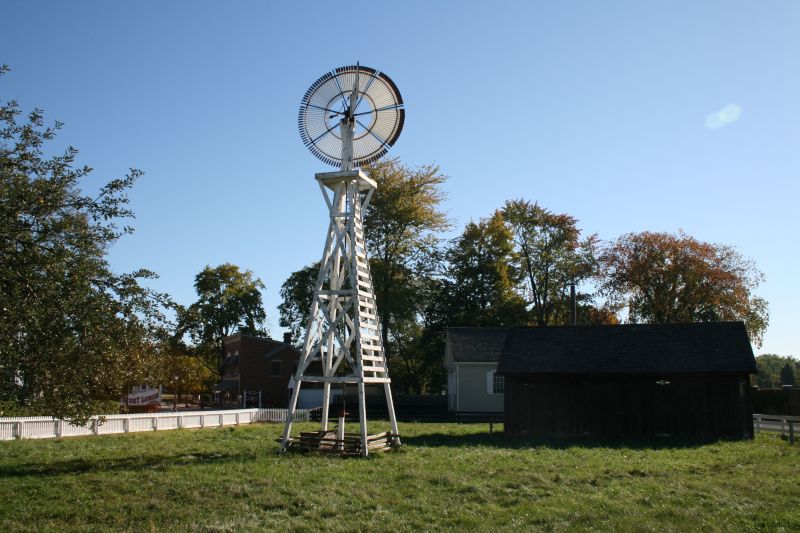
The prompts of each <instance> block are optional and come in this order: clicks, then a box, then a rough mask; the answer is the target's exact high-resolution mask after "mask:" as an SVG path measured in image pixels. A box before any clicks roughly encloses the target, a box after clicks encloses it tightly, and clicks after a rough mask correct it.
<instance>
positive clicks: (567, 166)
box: [0, 0, 800, 356]
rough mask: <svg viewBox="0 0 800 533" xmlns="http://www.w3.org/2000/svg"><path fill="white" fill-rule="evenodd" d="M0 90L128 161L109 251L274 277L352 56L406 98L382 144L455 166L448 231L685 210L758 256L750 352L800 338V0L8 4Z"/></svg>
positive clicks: (122, 166)
mask: <svg viewBox="0 0 800 533" xmlns="http://www.w3.org/2000/svg"><path fill="white" fill-rule="evenodd" d="M0 13H2V15H3V19H4V23H3V31H2V32H0V63H6V64H8V65H9V66H10V67H11V68H12V72H11V73H10V74H8V75H6V76H4V77H3V79H2V80H0V98H2V99H9V98H15V99H17V100H18V101H19V102H20V103H21V104H22V106H23V107H24V108H25V109H26V110H29V109H31V108H32V107H34V106H37V107H40V108H43V109H44V110H45V112H46V116H47V117H48V118H49V119H51V120H55V119H58V120H60V121H62V122H64V123H65V127H64V129H63V130H62V132H61V134H60V135H59V137H58V138H57V141H56V145H57V146H59V147H63V146H66V145H74V146H76V147H77V148H79V149H80V150H81V154H80V158H81V163H86V164H89V165H90V166H92V167H93V168H94V169H95V172H94V174H93V177H92V178H91V179H90V180H88V181H87V182H86V183H85V184H84V187H85V189H87V190H91V189H92V188H94V187H97V186H98V185H100V184H101V183H103V182H104V181H106V180H108V179H110V178H113V177H117V176H120V175H122V174H123V173H124V172H125V171H126V169H128V168H129V167H135V168H139V169H141V170H144V171H145V172H146V175H145V177H144V178H143V179H142V180H141V181H140V182H139V183H138V184H137V186H136V188H135V190H134V191H133V192H132V193H131V195H130V197H131V201H132V206H133V208H134V210H135V211H136V214H137V219H136V221H135V227H136V233H135V234H134V235H132V236H128V237H126V238H124V239H123V240H122V241H120V242H119V243H118V244H117V245H115V247H114V248H113V249H112V250H111V261H112V265H113V266H114V267H115V268H116V269H117V270H119V271H128V270H132V269H134V268H138V267H147V268H150V269H152V270H155V271H156V272H158V273H159V274H160V275H161V278H160V279H159V280H157V281H156V282H155V283H154V284H153V286H154V287H155V288H157V289H159V290H164V291H167V292H169V293H170V294H172V295H173V296H174V297H175V299H176V300H178V301H179V302H181V303H183V304H189V303H191V302H192V301H193V299H194V292H193V288H192V282H193V278H194V275H195V274H196V273H197V272H198V271H200V270H201V269H202V268H203V267H204V266H205V265H217V264H220V263H223V262H233V263H235V264H238V265H240V266H241V267H243V268H247V269H251V270H253V271H254V272H255V273H256V274H257V275H258V276H259V277H260V278H261V279H263V280H264V282H265V283H266V285H267V290H266V291H265V293H264V301H265V304H266V307H267V312H268V314H269V319H270V324H269V325H270V329H271V331H272V333H273V335H275V336H277V335H279V333H280V330H281V328H279V327H278V313H277V309H276V307H277V304H278V303H279V301H280V300H279V295H278V290H279V287H280V285H281V283H282V282H283V281H284V280H285V279H286V277H287V276H288V275H289V274H290V273H291V272H292V271H294V270H297V269H298V268H300V267H301V266H303V265H306V264H308V263H310V262H312V261H314V260H316V259H318V256H319V255H320V254H321V251H322V246H323V238H324V232H325V228H326V224H327V213H326V211H325V207H324V203H323V200H322V198H321V196H320V193H319V189H318V188H317V186H316V183H315V181H314V173H315V172H321V171H326V170H329V168H327V167H326V166H325V165H324V164H322V163H320V162H319V161H318V160H317V159H315V158H314V157H313V156H312V155H311V153H310V152H308V151H307V150H306V148H305V147H304V146H303V144H302V143H301V141H300V137H299V135H298V132H297V125H296V115H297V109H298V105H299V102H300V98H301V97H302V96H303V94H304V92H305V90H306V89H307V88H308V86H309V85H310V84H311V83H313V82H314V81H315V80H316V79H317V78H318V77H319V76H321V75H322V74H323V73H325V72H327V71H328V70H331V69H332V68H334V67H337V66H341V65H347V64H352V63H354V62H356V61H360V62H361V64H363V65H368V66H372V67H375V68H378V69H380V70H382V71H384V72H386V73H387V74H389V76H391V77H392V79H393V80H394V81H395V82H396V83H397V85H398V87H399V88H400V91H401V93H402V94H403V98H404V100H405V102H406V108H407V112H406V113H407V115H406V123H405V128H404V131H403V134H402V135H401V137H400V140H399V141H398V142H397V144H396V145H395V147H394V148H393V149H392V150H391V152H390V155H391V156H396V157H399V158H400V159H401V160H402V161H403V162H404V163H406V164H408V165H412V166H414V165H422V164H428V163H436V164H438V165H440V167H441V170H442V172H443V173H444V174H446V175H448V176H449V177H450V179H449V181H448V183H447V185H446V191H447V193H448V200H447V202H446V204H445V208H446V210H447V211H448V213H449V215H450V216H451V218H452V219H453V221H454V223H455V225H454V228H455V229H454V234H455V233H457V232H458V231H460V229H461V228H462V227H463V224H464V223H465V222H467V221H468V220H470V219H477V218H479V217H484V216H487V215H489V214H490V213H491V212H492V211H493V210H494V209H496V208H498V207H500V206H501V205H502V204H503V202H504V201H505V200H507V199H510V198H518V197H525V198H527V199H531V200H536V201H538V202H539V203H540V204H542V205H543V206H545V207H548V208H550V209H552V210H554V211H558V212H566V213H569V214H571V215H573V216H575V217H577V218H578V219H579V220H580V227H581V228H583V230H584V231H586V232H589V233H597V234H598V235H599V236H600V237H601V238H603V239H613V238H615V237H617V236H619V235H621V234H623V233H627V232H632V231H642V230H651V231H670V232H676V231H677V230H678V229H683V230H684V231H686V232H687V233H688V234H690V235H693V236H695V237H697V238H699V239H702V240H707V241H711V242H718V243H724V244H729V245H733V246H736V247H737V249H738V250H739V251H740V252H741V253H742V254H743V255H744V256H746V257H749V258H751V259H753V260H754V261H755V262H756V263H757V265H758V266H759V268H760V269H761V270H762V271H763V272H764V273H765V274H766V277H767V281H766V283H765V284H763V285H762V286H761V288H760V290H759V294H760V295H761V296H763V297H765V298H766V299H767V300H768V301H769V303H770V311H771V318H770V323H771V325H770V327H769V329H768V331H767V334H766V337H765V343H764V346H763V348H762V349H761V350H759V353H763V352H772V353H779V354H784V355H790V354H791V355H795V356H800V338H798V335H797V333H796V331H797V324H798V323H800V310H798V305H797V302H798V300H799V299H800V289H798V287H800V284H798V281H797V272H798V267H797V264H798V262H800V261H799V260H800V252H798V244H797V237H798V235H800V222H798V220H799V219H798V215H797V212H796V211H795V209H797V204H798V199H800V31H798V28H800V3H798V2H796V1H793V0H785V1H761V2H751V1H718V2H713V1H704V2H697V1H670V2H658V3H656V2H640V1H634V0H631V1H627V2H621V1H606V2H590V1H584V2H579V1H573V2H555V1H553V2H463V1H462V2H430V1H428V2H402V3H400V2H358V1H356V2H347V3H330V2H329V3H323V2H296V3H289V2H266V1H259V2H255V1H253V2H244V1H240V2H202V1H196V0H195V1H184V2H155V1H142V0H139V1H137V2H127V3H121V2H99V1H97V2H69V3H67V2H55V1H53V2H41V1H19V0H5V1H4V2H3V4H2V6H1V7H0Z"/></svg>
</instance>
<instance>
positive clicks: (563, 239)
mask: <svg viewBox="0 0 800 533" xmlns="http://www.w3.org/2000/svg"><path fill="white" fill-rule="evenodd" d="M502 212H503V217H504V219H505V221H506V223H507V224H508V226H509V227H510V228H511V232H512V234H513V236H514V244H515V245H516V251H517V253H518V254H519V256H520V257H521V261H522V270H523V273H524V277H525V280H526V284H527V291H528V294H529V295H530V300H529V301H530V303H532V305H533V315H534V318H535V321H536V324H537V325H539V326H548V325H555V324H568V323H569V318H570V310H569V303H568V301H569V300H568V298H569V297H568V291H569V287H570V284H572V283H574V284H576V285H577V284H580V282H582V281H584V280H586V279H588V278H590V277H591V276H592V275H593V274H594V271H595V264H596V261H595V255H596V251H597V236H596V235H590V236H588V237H586V238H585V239H583V240H581V239H580V235H581V231H580V230H579V229H578V227H577V219H575V218H574V217H571V216H569V215H566V214H560V215H559V214H555V213H553V212H551V211H548V210H547V209H545V208H543V207H540V206H539V205H538V204H536V203H531V202H529V201H527V200H523V199H519V200H509V201H507V202H506V203H505V206H503V211H502ZM578 298H579V299H583V300H587V299H588V295H579V296H578Z"/></svg>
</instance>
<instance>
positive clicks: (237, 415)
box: [236, 413, 239, 426]
mask: <svg viewBox="0 0 800 533" xmlns="http://www.w3.org/2000/svg"><path fill="white" fill-rule="evenodd" d="M236 425H237V426H238V425H239V413H236Z"/></svg>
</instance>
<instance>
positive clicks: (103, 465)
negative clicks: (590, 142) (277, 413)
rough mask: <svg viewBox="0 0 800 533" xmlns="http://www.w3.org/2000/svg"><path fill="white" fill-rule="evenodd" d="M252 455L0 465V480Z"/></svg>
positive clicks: (246, 458) (210, 461)
mask: <svg viewBox="0 0 800 533" xmlns="http://www.w3.org/2000/svg"><path fill="white" fill-rule="evenodd" d="M254 459H256V455H255V454H248V453H236V454H226V453H218V452H198V453H189V452H187V453H182V454H178V455H145V456H136V457H124V458H119V459H96V458H94V459H93V458H86V459H74V460H71V461H58V462H53V463H28V464H19V465H11V466H0V479H4V478H15V477H25V476H33V477H48V476H60V475H64V474H88V473H97V472H117V471H134V472H135V471H138V470H164V469H167V468H170V467H173V466H188V465H201V464H202V465H208V464H222V463H232V462H242V461H251V460H254Z"/></svg>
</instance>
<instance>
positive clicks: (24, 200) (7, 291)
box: [0, 67, 169, 422]
mask: <svg viewBox="0 0 800 533" xmlns="http://www.w3.org/2000/svg"><path fill="white" fill-rule="evenodd" d="M7 70H8V69H7V67H2V68H0V74H3V73H5V72H7ZM21 114H22V112H21V110H20V107H19V105H18V104H17V102H15V101H13V100H12V101H9V102H3V103H0V404H2V405H3V406H5V407H2V408H0V410H5V411H15V410H16V411H25V410H27V411H29V412H36V413H46V414H48V415H53V416H57V417H63V418H67V419H71V420H75V421H78V422H82V421H85V420H87V418H88V417H89V416H90V415H92V414H95V413H96V412H97V409H98V408H99V406H100V405H101V404H103V403H106V402H107V401H108V400H116V399H118V398H120V397H121V396H122V394H123V392H125V388H126V385H127V384H129V383H136V382H145V381H148V380H150V379H153V378H154V376H155V374H157V367H158V364H157V357H158V355H159V354H158V337H159V335H160V334H161V333H163V331H164V330H165V329H166V328H167V327H168V324H167V323H166V321H165V319H164V316H163V314H162V310H163V307H164V306H165V305H169V300H168V298H167V297H166V295H163V294H158V293H155V292H152V291H149V290H147V289H146V288H143V287H142V286H140V285H139V281H140V280H142V279H147V278H152V277H154V276H155V274H153V273H152V272H149V271H146V270H139V271H136V272H133V273H129V274H116V273H114V272H113V271H112V270H111V268H110V266H109V264H108V262H107V261H106V258H105V255H106V251H107V249H108V248H109V247H110V246H111V245H112V244H113V243H114V242H116V241H117V240H118V239H119V238H120V237H121V236H122V235H123V234H126V233H130V232H131V231H132V229H131V228H129V227H127V226H126V227H123V228H121V229H120V228H118V227H117V225H116V224H117V221H118V220H120V219H125V218H130V217H132V216H133V213H132V211H131V210H130V209H129V208H128V199H127V197H126V192H127V190H128V189H130V188H131V187H132V186H133V184H134V182H135V181H136V180H137V179H138V178H139V177H140V176H141V175H142V173H141V172H140V171H138V170H134V169H131V170H130V172H129V173H128V174H127V175H126V176H125V177H123V178H119V179H113V180H111V181H109V182H108V183H107V184H106V185H104V186H103V187H101V188H100V190H99V191H98V192H97V193H96V194H91V195H85V194H83V193H82V192H81V190H80V188H79V183H80V182H81V180H83V179H84V178H85V177H86V176H88V175H89V174H90V172H91V169H90V168H89V167H86V166H84V167H80V168H75V167H74V166H73V165H74V163H75V157H76V155H77V153H78V152H77V150H76V149H75V148H72V147H69V148H67V149H66V151H65V152H64V153H63V154H62V155H56V156H52V157H49V156H47V155H45V154H46V152H47V151H46V149H45V145H46V143H47V142H49V141H51V140H52V139H53V138H54V137H55V134H56V131H57V130H58V129H59V128H60V127H61V124H60V123H58V122H56V123H55V125H54V126H52V127H47V126H45V125H44V118H43V114H42V112H41V111H40V110H38V109H36V110H34V111H33V112H31V113H30V114H29V115H28V117H27V120H23V119H22V118H21Z"/></svg>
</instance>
